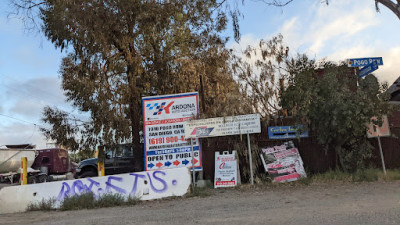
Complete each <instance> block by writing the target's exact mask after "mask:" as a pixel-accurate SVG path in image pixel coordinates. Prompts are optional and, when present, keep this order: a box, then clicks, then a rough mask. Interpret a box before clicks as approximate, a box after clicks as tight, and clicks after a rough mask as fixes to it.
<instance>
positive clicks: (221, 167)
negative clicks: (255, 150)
mask: <svg viewBox="0 0 400 225" xmlns="http://www.w3.org/2000/svg"><path fill="white" fill-rule="evenodd" d="M235 156H236V151H232V154H229V152H223V153H222V155H220V154H219V152H215V176H214V187H215V188H219V187H234V186H236V185H237V182H238V181H237V179H238V176H237V173H238V171H237V161H236V157H235Z"/></svg>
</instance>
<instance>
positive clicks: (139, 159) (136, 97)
mask: <svg viewBox="0 0 400 225" xmlns="http://www.w3.org/2000/svg"><path fill="white" fill-rule="evenodd" d="M132 64H133V63H131V64H130V65H128V66H127V76H128V82H129V88H130V97H129V99H130V101H129V112H130V122H131V132H132V133H131V136H132V144H133V146H134V151H133V156H134V158H135V168H136V169H137V170H138V171H143V170H144V159H143V157H144V152H143V151H144V149H143V147H142V145H141V144H140V134H139V132H140V130H141V129H140V119H141V118H142V117H141V114H140V112H141V107H140V102H141V99H140V94H139V92H138V88H137V80H136V75H137V68H136V67H135V66H134V65H132Z"/></svg>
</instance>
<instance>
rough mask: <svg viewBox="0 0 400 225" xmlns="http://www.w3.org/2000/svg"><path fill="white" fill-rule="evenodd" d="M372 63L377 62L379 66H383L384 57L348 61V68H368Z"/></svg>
mask: <svg viewBox="0 0 400 225" xmlns="http://www.w3.org/2000/svg"><path fill="white" fill-rule="evenodd" d="M372 62H376V63H377V65H378V66H382V65H383V59H382V57H372V58H356V59H348V60H347V66H348V67H361V66H367V65H369V64H371V63H372Z"/></svg>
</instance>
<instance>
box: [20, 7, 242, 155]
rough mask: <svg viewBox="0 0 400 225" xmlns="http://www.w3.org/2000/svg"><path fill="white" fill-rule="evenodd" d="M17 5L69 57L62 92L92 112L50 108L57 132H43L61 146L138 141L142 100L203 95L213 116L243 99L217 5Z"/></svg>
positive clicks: (48, 113) (223, 17)
mask: <svg viewBox="0 0 400 225" xmlns="http://www.w3.org/2000/svg"><path fill="white" fill-rule="evenodd" d="M13 3H14V6H15V7H16V13H17V14H18V15H21V16H22V18H24V19H25V21H27V22H34V23H36V24H38V25H39V27H40V31H41V32H43V34H44V35H45V36H46V37H47V38H48V39H49V40H50V41H51V42H52V43H53V44H54V46H55V47H56V48H58V49H60V50H61V51H66V52H68V55H67V56H66V57H65V58H63V60H62V64H61V66H60V77H61V79H62V88H63V90H64V91H65V95H66V96H67V99H68V101H70V102H71V103H72V105H73V106H74V107H75V108H76V109H78V110H80V111H83V112H87V113H89V114H90V119H89V120H87V121H79V118H78V119H74V120H71V118H70V116H68V114H67V113H66V112H63V111H60V110H58V109H57V108H49V107H47V108H45V109H44V113H43V120H44V121H45V122H46V123H49V124H50V125H51V126H52V128H51V129H48V130H43V132H44V134H45V135H46V136H47V137H48V138H51V139H55V141H56V142H57V143H61V144H64V145H66V146H68V145H69V146H70V147H74V148H75V147H77V146H78V147H79V148H83V149H92V150H93V149H94V147H95V146H97V145H98V144H108V145H112V144H117V143H121V142H133V143H139V140H140V137H139V131H140V130H141V128H142V124H141V118H142V115H141V98H142V97H143V96H148V95H159V94H171V93H179V92H185V91H195V90H201V91H202V94H203V95H204V94H205V95H206V96H205V97H204V96H203V98H202V101H203V102H202V108H203V111H204V112H205V113H209V114H213V115H218V114H223V112H224V111H223V110H227V108H226V107H223V106H224V104H225V103H228V102H232V101H233V100H234V99H236V100H238V99H239V98H240V97H241V95H240V93H239V92H238V86H237V85H236V83H235V82H234V80H233V79H232V78H231V77H230V76H229V73H228V71H229V69H230V68H229V67H228V66H227V64H226V60H227V59H228V58H229V52H228V51H227V50H226V49H224V44H225V43H226V41H227V39H224V38H221V37H220V36H219V32H220V31H222V30H223V29H225V27H226V23H227V21H228V19H227V16H226V12H225V11H224V10H221V8H220V4H219V3H218V2H217V1H215V0H146V1H143V0H101V1H93V0H14V1H13ZM38 18H40V20H39V21H38V20H37V19H38ZM31 24H32V23H31ZM227 105H230V106H231V104H227ZM232 107H233V108H235V107H236V108H235V109H234V110H236V111H240V110H242V109H241V108H240V107H237V106H232ZM215 108H220V109H221V111H218V110H217V111H216V110H214V109H215ZM228 108H229V107H228ZM141 152H142V150H139V149H138V155H137V156H138V158H141V157H140V153H141Z"/></svg>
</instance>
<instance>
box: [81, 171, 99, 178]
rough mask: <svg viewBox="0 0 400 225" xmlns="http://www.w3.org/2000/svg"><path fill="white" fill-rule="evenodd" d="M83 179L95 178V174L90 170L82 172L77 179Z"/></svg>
mask: <svg viewBox="0 0 400 225" xmlns="http://www.w3.org/2000/svg"><path fill="white" fill-rule="evenodd" d="M85 177H97V173H96V172H94V171H92V170H88V171H85V172H83V173H82V175H81V176H80V177H79V178H85Z"/></svg>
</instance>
